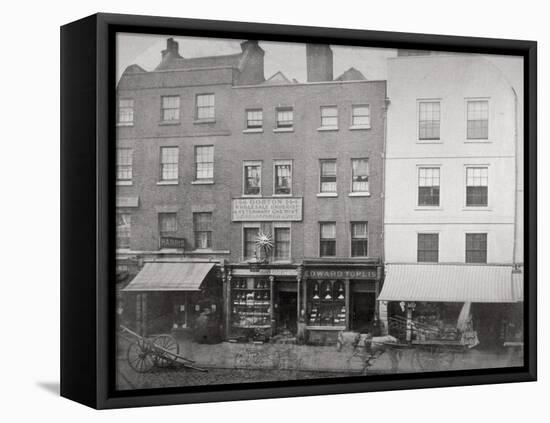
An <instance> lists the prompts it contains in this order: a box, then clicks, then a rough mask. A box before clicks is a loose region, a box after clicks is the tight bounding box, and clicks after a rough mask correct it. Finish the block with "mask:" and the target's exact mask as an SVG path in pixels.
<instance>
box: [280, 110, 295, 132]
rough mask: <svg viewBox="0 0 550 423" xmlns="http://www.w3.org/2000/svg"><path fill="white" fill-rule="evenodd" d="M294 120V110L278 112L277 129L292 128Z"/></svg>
mask: <svg viewBox="0 0 550 423" xmlns="http://www.w3.org/2000/svg"><path fill="white" fill-rule="evenodd" d="M293 120H294V112H293V110H292V109H278V110H277V128H291V127H292V125H293Z"/></svg>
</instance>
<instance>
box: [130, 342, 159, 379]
mask: <svg viewBox="0 0 550 423" xmlns="http://www.w3.org/2000/svg"><path fill="white" fill-rule="evenodd" d="M127 357H128V364H129V365H130V367H131V368H132V369H134V370H135V371H136V372H138V373H147V372H150V371H151V369H152V368H153V366H154V361H153V353H152V351H151V343H150V341H147V340H145V339H140V340H138V341H136V342H134V343H132V344H130V346H129V347H128V352H127Z"/></svg>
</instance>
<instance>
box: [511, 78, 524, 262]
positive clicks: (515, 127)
mask: <svg viewBox="0 0 550 423" xmlns="http://www.w3.org/2000/svg"><path fill="white" fill-rule="evenodd" d="M512 92H513V93H514V177H515V187H514V245H513V247H512V263H513V265H514V268H515V267H516V243H517V226H518V222H517V218H518V95H517V93H516V90H514V87H512ZM524 215H525V211H524ZM523 230H524V231H525V227H524V229H523Z"/></svg>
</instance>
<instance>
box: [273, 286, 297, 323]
mask: <svg viewBox="0 0 550 423" xmlns="http://www.w3.org/2000/svg"><path fill="white" fill-rule="evenodd" d="M297 308H298V298H297V294H296V292H279V301H278V309H279V313H278V318H277V331H278V332H279V333H284V332H287V331H288V332H291V333H296V326H297V325H296V323H297V322H296V313H297V311H296V310H297Z"/></svg>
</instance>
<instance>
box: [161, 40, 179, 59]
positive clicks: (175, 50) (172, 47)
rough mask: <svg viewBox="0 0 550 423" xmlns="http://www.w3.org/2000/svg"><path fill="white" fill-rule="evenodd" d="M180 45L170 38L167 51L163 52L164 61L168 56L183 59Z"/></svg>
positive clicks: (167, 42) (167, 41)
mask: <svg viewBox="0 0 550 423" xmlns="http://www.w3.org/2000/svg"><path fill="white" fill-rule="evenodd" d="M179 49H180V48H179V44H178V42H177V41H174V39H173V38H168V39H167V40H166V50H162V58H163V59H164V58H165V57H166V56H168V55H170V56H174V57H181V56H180V52H179Z"/></svg>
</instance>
